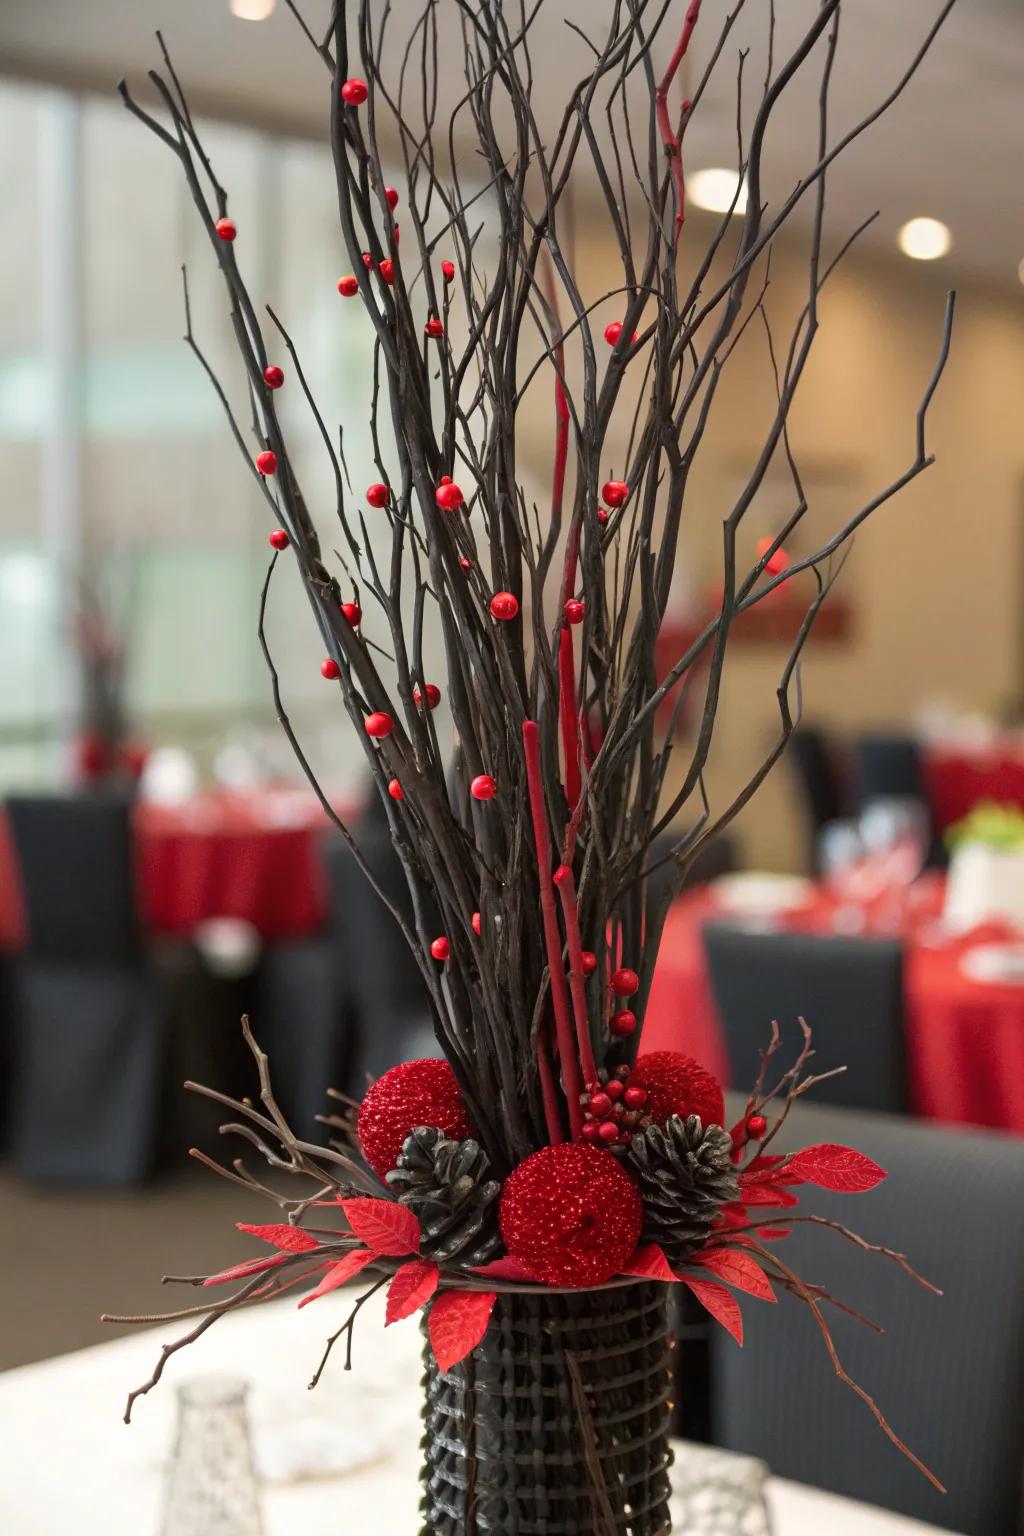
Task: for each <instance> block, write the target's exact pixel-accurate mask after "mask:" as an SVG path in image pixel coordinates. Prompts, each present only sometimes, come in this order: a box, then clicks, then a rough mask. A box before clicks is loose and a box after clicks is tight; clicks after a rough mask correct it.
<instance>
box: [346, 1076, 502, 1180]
mask: <svg viewBox="0 0 1024 1536" xmlns="http://www.w3.org/2000/svg"><path fill="white" fill-rule="evenodd" d="M419 1125H430V1126H436V1127H437V1128H438V1130H441V1131H444V1133H445V1135H446V1136H451V1137H454V1138H455V1139H456V1140H458V1141H464V1140H465V1139H466V1138H467V1137H469V1136H475V1135H476V1128H475V1127H474V1125H473V1122H472V1120H471V1119H470V1117H469V1114H468V1112H467V1110H466V1107H465V1105H464V1104H463V1102H462V1095H461V1093H460V1092H459V1085H458V1083H457V1082H456V1080H455V1073H454V1072H453V1071H452V1069H451V1067H450V1066H449V1065H448V1063H447V1062H446V1061H443V1060H440V1059H437V1060H435V1059H434V1058H427V1059H425V1060H423V1061H407V1062H403V1063H402V1065H401V1066H398V1067H392V1068H391V1070H390V1072H385V1073H384V1076H383V1077H379V1078H378V1079H377V1081H376V1082H375V1083H374V1084H373V1086H372V1087H370V1088H368V1089H367V1091H366V1096H365V1098H364V1099H363V1102H362V1104H361V1105H360V1107H359V1121H358V1126H359V1141H360V1144H361V1146H362V1149H363V1156H364V1157H365V1158H366V1161H367V1162H368V1163H369V1165H370V1167H371V1168H372V1169H373V1170H374V1171H375V1172H376V1173H378V1174H379V1175H380V1177H381V1178H383V1177H384V1175H385V1174H386V1173H390V1171H391V1169H392V1168H395V1167H397V1165H398V1154H399V1153H400V1152H401V1150H402V1144H403V1142H404V1141H405V1138H406V1137H407V1136H408V1135H409V1133H410V1131H414V1130H415V1129H416V1127H417V1126H419Z"/></svg>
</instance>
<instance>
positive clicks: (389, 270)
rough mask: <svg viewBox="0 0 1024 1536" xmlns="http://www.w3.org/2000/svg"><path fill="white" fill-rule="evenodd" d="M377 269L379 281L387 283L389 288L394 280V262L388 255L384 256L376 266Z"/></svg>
mask: <svg viewBox="0 0 1024 1536" xmlns="http://www.w3.org/2000/svg"><path fill="white" fill-rule="evenodd" d="M377 271H378V272H379V273H380V280H381V282H382V283H387V285H388V287H389V288H390V287H391V286H392V285H393V283H394V281H395V264H394V262H393V261H392V259H391V257H390V256H385V257H384V260H383V261H382V262H381V263H380V265H379V266H378V268H377Z"/></svg>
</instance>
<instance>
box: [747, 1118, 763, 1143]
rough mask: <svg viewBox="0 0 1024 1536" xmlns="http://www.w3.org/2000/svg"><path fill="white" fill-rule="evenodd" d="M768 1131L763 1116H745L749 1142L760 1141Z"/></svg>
mask: <svg viewBox="0 0 1024 1536" xmlns="http://www.w3.org/2000/svg"><path fill="white" fill-rule="evenodd" d="M767 1130H768V1121H767V1120H766V1119H765V1117H764V1115H748V1116H747V1135H748V1136H749V1137H750V1139H751V1141H760V1140H761V1137H762V1136H764V1135H765V1133H766V1132H767Z"/></svg>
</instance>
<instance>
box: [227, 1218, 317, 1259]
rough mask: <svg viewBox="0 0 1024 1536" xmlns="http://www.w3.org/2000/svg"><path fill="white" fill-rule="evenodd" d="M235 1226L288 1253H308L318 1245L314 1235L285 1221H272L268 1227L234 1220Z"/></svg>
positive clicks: (240, 1230)
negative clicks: (311, 1235) (254, 1225)
mask: <svg viewBox="0 0 1024 1536" xmlns="http://www.w3.org/2000/svg"><path fill="white" fill-rule="evenodd" d="M235 1226H236V1227H237V1228H238V1230H239V1232H250V1233H251V1234H252V1236H253V1237H259V1238H262V1239H263V1241H264V1242H265V1243H273V1245H274V1247H275V1248H283V1249H285V1250H286V1252H288V1253H308V1251H309V1249H310V1248H319V1246H320V1245H319V1243H318V1242H317V1240H316V1238H315V1237H310V1235H309V1233H308V1232H303V1230H302V1228H301V1227H293V1226H291V1225H289V1223H288V1222H286V1221H278V1222H274V1223H272V1225H270V1226H269V1227H253V1226H250V1224H249V1223H248V1222H247V1221H236V1222H235Z"/></svg>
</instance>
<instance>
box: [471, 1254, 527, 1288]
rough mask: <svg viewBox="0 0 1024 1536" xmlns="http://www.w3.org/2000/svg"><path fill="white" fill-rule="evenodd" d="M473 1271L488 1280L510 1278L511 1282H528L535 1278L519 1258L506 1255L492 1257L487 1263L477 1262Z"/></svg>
mask: <svg viewBox="0 0 1024 1536" xmlns="http://www.w3.org/2000/svg"><path fill="white" fill-rule="evenodd" d="M473 1273H474V1275H484V1276H486V1278H487V1279H488V1280H510V1281H512V1282H513V1283H516V1282H527V1283H529V1282H530V1281H531V1280H534V1279H535V1276H533V1275H531V1274H530V1271H529V1270H528V1269H527V1267H526V1265H525V1264H524V1263H523V1262H522V1260H521V1259H513V1258H511V1257H510V1256H508V1255H506V1257H505V1258H503V1259H492V1260H491V1262H490V1263H489V1264H478V1265H477V1267H476V1268H475V1269H474V1271H473Z"/></svg>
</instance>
